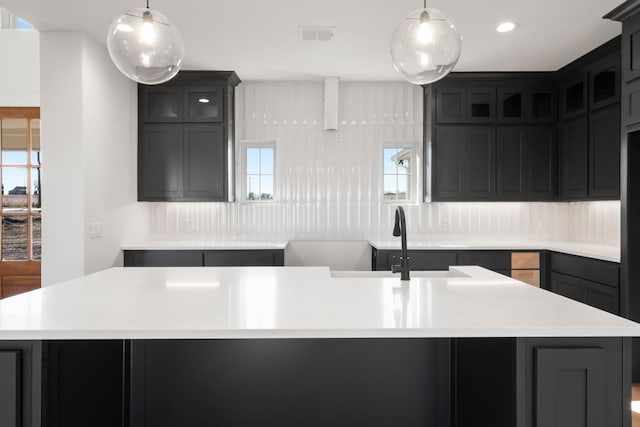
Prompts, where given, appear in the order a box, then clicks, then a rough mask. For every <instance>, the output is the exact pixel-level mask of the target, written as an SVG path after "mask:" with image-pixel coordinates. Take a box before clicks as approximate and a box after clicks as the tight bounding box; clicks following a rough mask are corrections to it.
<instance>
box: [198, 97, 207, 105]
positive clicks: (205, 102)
mask: <svg viewBox="0 0 640 427" xmlns="http://www.w3.org/2000/svg"><path fill="white" fill-rule="evenodd" d="M198 102H199V103H201V104H208V103H209V99H207V98H200V99H198Z"/></svg>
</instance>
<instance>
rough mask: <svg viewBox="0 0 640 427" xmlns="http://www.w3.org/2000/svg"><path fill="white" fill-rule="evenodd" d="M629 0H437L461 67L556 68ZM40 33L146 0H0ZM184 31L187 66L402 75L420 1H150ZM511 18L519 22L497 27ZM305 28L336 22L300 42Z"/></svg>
mask: <svg viewBox="0 0 640 427" xmlns="http://www.w3.org/2000/svg"><path fill="white" fill-rule="evenodd" d="M621 2H622V0H487V1H479V0H448V1H445V0H433V1H428V2H427V5H428V7H434V8H437V9H440V10H442V11H443V12H445V13H446V14H448V15H449V16H450V17H451V18H453V20H454V21H455V22H456V23H457V25H458V28H459V29H460V32H461V34H462V36H463V47H462V55H461V57H460V61H459V62H458V65H457V66H456V68H455V70H454V71H554V70H557V69H558V68H560V67H562V66H564V65H566V64H567V63H569V62H571V61H572V60H574V59H576V58H578V57H580V56H581V55H583V54H584V53H586V52H588V51H590V50H591V49H593V48H595V47H597V46H599V45H600V44H602V43H604V42H606V41H607V40H609V39H611V38H612V37H614V36H616V35H618V34H620V31H621V26H620V24H619V23H617V22H611V21H607V20H603V19H602V16H603V15H604V14H605V13H607V12H609V11H610V10H611V9H613V8H614V7H616V6H617V5H619V4H620V3H621ZM0 6H2V7H3V8H5V9H7V10H9V11H10V12H12V13H13V14H15V15H17V16H19V17H21V18H22V19H24V20H26V21H27V22H30V23H31V24H32V25H33V26H34V27H36V28H37V29H38V30H40V31H60V30H64V31H81V32H83V33H86V34H88V35H89V36H90V37H92V38H94V39H95V40H97V41H98V42H100V43H102V44H103V45H106V43H105V37H106V32H107V27H108V25H109V22H110V20H111V19H112V18H113V17H114V16H116V15H118V14H120V13H121V12H122V11H124V10H126V9H130V8H133V7H142V6H144V0H108V1H87V0H56V1H51V0H30V1H25V0H0ZM150 6H151V8H152V9H156V10H158V11H160V12H161V13H163V14H165V15H166V16H167V17H168V18H169V19H171V20H172V21H173V23H174V24H175V25H176V26H177V27H178V29H179V30H180V32H181V33H182V35H183V38H184V42H185V49H186V61H185V69H214V70H235V71H236V72H237V73H238V74H239V76H240V78H241V79H243V80H266V79H315V78H322V77H325V76H339V77H341V78H342V79H344V80H400V78H399V76H398V75H397V74H396V72H395V70H394V69H393V67H392V66H391V62H390V59H389V39H390V37H391V34H392V32H393V30H394V28H395V26H396V25H397V24H398V23H399V22H400V20H401V19H402V17H403V16H404V15H406V14H407V13H409V12H410V11H412V10H415V9H419V8H421V7H422V2H421V1H420V0H315V1H310V0H269V1H266V0H216V1H203V0H201V1H198V0H180V1H176V0H151V4H150ZM506 18H510V19H513V20H515V21H517V22H518V23H519V24H520V26H519V28H518V29H517V30H516V31H514V32H512V33H509V34H499V33H497V32H496V31H495V26H496V24H497V23H498V22H499V21H501V20H503V19H506ZM298 26H335V27H336V30H335V34H336V36H335V40H334V41H332V42H302V41H300V40H299V38H298Z"/></svg>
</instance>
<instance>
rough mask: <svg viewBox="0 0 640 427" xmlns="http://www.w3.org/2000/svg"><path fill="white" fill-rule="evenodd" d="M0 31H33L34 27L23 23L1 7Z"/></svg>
mask: <svg viewBox="0 0 640 427" xmlns="http://www.w3.org/2000/svg"><path fill="white" fill-rule="evenodd" d="M0 29H3V30H33V27H32V26H31V25H30V24H29V23H27V22H25V21H23V20H22V19H20V18H18V17H17V16H15V15H13V14H11V13H10V12H7V11H6V10H4V9H3V8H1V7H0Z"/></svg>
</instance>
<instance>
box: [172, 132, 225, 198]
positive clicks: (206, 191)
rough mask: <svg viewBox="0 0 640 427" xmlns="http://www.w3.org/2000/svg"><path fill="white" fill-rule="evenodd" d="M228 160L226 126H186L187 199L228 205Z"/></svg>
mask: <svg viewBox="0 0 640 427" xmlns="http://www.w3.org/2000/svg"><path fill="white" fill-rule="evenodd" d="M226 157H227V144H226V141H225V139H224V128H223V127H222V125H185V126H184V191H183V197H184V198H186V199H188V198H202V199H207V200H209V201H220V202H225V201H227V200H226V194H227V191H226V190H227V162H225V161H221V159H225V158H226Z"/></svg>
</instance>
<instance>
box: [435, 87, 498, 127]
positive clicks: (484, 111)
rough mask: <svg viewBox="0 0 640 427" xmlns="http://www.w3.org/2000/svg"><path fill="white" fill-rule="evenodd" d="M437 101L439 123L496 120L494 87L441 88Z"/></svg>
mask: <svg viewBox="0 0 640 427" xmlns="http://www.w3.org/2000/svg"><path fill="white" fill-rule="evenodd" d="M436 102H437V106H436V114H437V121H438V122H439V123H493V122H495V120H496V91H495V89H493V88H473V87H470V88H464V87H452V88H439V89H437V95H436Z"/></svg>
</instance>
